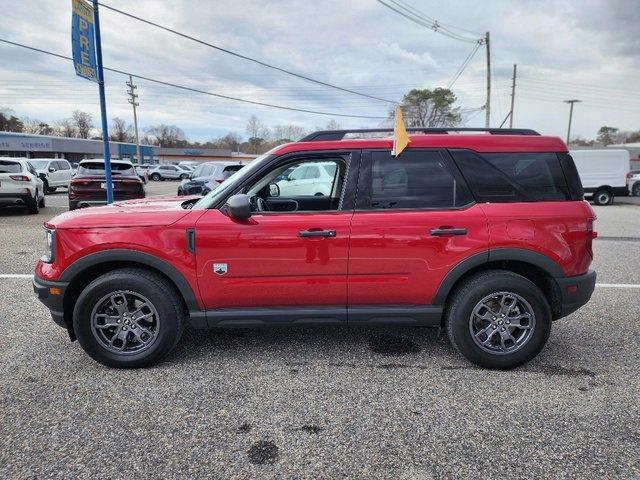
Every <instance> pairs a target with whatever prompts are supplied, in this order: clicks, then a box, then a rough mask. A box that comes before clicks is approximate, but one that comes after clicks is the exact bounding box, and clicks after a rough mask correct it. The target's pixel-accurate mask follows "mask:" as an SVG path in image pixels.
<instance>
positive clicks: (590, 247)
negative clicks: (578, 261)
mask: <svg viewBox="0 0 640 480" xmlns="http://www.w3.org/2000/svg"><path fill="white" fill-rule="evenodd" d="M594 220H595V218H590V219H589V220H587V251H588V252H589V255H591V258H593V239H594V238H597V237H598V232H596V231H594V230H593V221H594Z"/></svg>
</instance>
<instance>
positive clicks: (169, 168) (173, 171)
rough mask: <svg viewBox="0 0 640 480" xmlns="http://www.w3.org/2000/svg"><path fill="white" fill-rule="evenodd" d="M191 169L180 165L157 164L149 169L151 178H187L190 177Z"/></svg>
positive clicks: (156, 179)
mask: <svg viewBox="0 0 640 480" xmlns="http://www.w3.org/2000/svg"><path fill="white" fill-rule="evenodd" d="M189 174H190V172H189V170H188V169H186V168H182V167H181V166H180V165H156V166H155V167H153V168H150V169H149V178H150V179H151V180H155V181H160V180H185V179H187V178H189Z"/></svg>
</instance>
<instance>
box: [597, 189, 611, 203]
mask: <svg viewBox="0 0 640 480" xmlns="http://www.w3.org/2000/svg"><path fill="white" fill-rule="evenodd" d="M593 203H595V204H596V205H611V204H612V203H613V193H611V191H610V190H606V189H602V190H598V191H597V192H596V193H594V194H593Z"/></svg>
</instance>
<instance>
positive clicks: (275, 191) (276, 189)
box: [269, 183, 280, 197]
mask: <svg viewBox="0 0 640 480" xmlns="http://www.w3.org/2000/svg"><path fill="white" fill-rule="evenodd" d="M269 196H270V197H279V196H280V186H278V184H277V183H270V184H269Z"/></svg>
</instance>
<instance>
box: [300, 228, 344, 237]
mask: <svg viewBox="0 0 640 480" xmlns="http://www.w3.org/2000/svg"><path fill="white" fill-rule="evenodd" d="M298 236H299V237H301V238H309V237H335V236H336V231H335V230H301V231H300V232H298Z"/></svg>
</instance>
